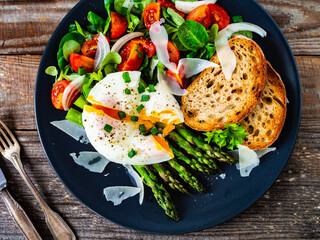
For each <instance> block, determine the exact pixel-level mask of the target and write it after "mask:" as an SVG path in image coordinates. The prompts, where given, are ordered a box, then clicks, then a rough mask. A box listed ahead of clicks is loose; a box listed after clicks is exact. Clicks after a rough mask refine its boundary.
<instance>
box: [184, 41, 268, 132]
mask: <svg viewBox="0 0 320 240" xmlns="http://www.w3.org/2000/svg"><path fill="white" fill-rule="evenodd" d="M229 45H230V47H231V49H232V51H233V52H234V53H235V55H236V57H237V67H236V69H235V71H234V72H233V74H232V77H231V79H230V80H226V78H225V76H224V74H223V72H222V68H221V65H220V62H219V59H218V56H217V54H215V55H214V56H213V57H212V59H211V60H210V61H212V62H214V63H216V64H218V65H219V67H216V68H208V69H206V70H204V71H203V72H202V73H201V74H200V75H199V77H198V78H197V79H196V80H195V81H194V82H193V83H192V84H191V85H190V86H189V87H188V88H187V90H188V93H187V94H186V95H185V96H183V97H182V99H181V101H182V105H181V108H182V112H183V114H184V118H185V123H186V125H188V126H189V127H191V128H193V129H195V130H198V131H212V130H216V129H222V128H224V126H225V125H226V124H227V123H238V122H240V121H241V120H243V119H244V118H245V117H246V116H247V115H248V114H249V113H250V112H251V111H252V110H253V109H254V108H255V107H256V105H257V103H258V100H259V97H260V94H261V91H262V90H263V88H264V84H265V79H266V72H267V66H266V59H265V56H264V54H263V52H262V50H261V49H260V47H259V46H258V44H256V43H255V42H254V41H252V40H250V39H248V38H244V37H235V38H232V39H231V40H229Z"/></svg>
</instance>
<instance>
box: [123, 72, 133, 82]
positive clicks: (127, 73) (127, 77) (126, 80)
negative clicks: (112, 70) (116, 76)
mask: <svg viewBox="0 0 320 240" xmlns="http://www.w3.org/2000/svg"><path fill="white" fill-rule="evenodd" d="M122 78H123V80H124V82H125V83H129V82H131V78H130V76H129V72H124V73H123V74H122Z"/></svg>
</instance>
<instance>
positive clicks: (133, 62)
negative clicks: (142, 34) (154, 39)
mask: <svg viewBox="0 0 320 240" xmlns="http://www.w3.org/2000/svg"><path fill="white" fill-rule="evenodd" d="M142 51H143V48H142V46H140V45H139V44H137V43H134V42H132V41H130V42H129V43H127V44H126V45H125V46H124V47H123V48H122V50H121V51H120V56H121V59H122V62H121V63H120V64H119V65H118V70H119V71H136V70H138V69H139V67H140V66H141V64H142V61H143V55H142V54H141V53H142Z"/></svg>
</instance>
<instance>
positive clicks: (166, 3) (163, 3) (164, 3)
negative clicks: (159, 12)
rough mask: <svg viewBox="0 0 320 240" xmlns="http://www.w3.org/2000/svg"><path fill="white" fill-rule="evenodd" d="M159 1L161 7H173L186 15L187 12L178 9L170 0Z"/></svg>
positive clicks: (180, 13) (177, 11) (182, 14)
mask: <svg viewBox="0 0 320 240" xmlns="http://www.w3.org/2000/svg"><path fill="white" fill-rule="evenodd" d="M157 3H160V6H161V7H165V8H171V9H172V10H173V11H175V12H176V13H178V14H179V15H180V16H181V17H184V16H185V14H184V13H183V12H180V11H179V10H177V9H176V6H175V5H174V3H173V2H171V1H170V0H157Z"/></svg>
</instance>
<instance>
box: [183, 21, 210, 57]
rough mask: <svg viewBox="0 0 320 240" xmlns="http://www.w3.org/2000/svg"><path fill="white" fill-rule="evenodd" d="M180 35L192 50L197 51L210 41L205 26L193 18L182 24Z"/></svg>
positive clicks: (186, 45) (184, 44) (185, 45)
mask: <svg viewBox="0 0 320 240" xmlns="http://www.w3.org/2000/svg"><path fill="white" fill-rule="evenodd" d="M178 37H179V40H180V42H181V43H182V45H183V46H184V47H186V48H187V49H189V50H191V51H197V50H198V49H200V48H202V47H204V46H206V45H207V43H208V42H209V36H208V33H207V31H206V29H205V27H204V26H203V25H202V24H200V23H198V22H196V21H193V20H188V21H185V22H184V23H182V24H181V25H180V27H179V29H178Z"/></svg>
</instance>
